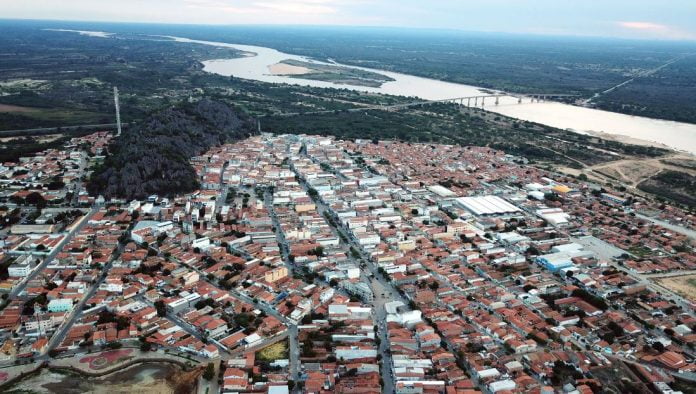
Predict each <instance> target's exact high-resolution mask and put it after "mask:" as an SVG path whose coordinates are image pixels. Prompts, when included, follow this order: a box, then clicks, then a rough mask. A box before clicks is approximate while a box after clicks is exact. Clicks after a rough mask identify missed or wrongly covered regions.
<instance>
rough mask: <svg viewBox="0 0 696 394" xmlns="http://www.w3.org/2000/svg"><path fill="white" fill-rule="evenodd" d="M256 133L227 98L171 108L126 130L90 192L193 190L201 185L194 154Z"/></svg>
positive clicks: (130, 194)
mask: <svg viewBox="0 0 696 394" xmlns="http://www.w3.org/2000/svg"><path fill="white" fill-rule="evenodd" d="M254 132H255V131H254V126H253V122H252V121H251V120H250V119H249V118H247V117H246V116H244V115H242V114H239V113H237V112H235V111H234V110H232V108H230V107H229V106H228V105H226V104H224V103H221V102H217V101H211V100H207V99H206V100H201V101H199V102H197V103H189V104H184V105H181V106H177V107H172V108H167V109H165V110H162V111H159V112H156V113H154V114H152V115H151V116H149V117H148V118H146V119H145V120H144V121H142V122H140V123H139V124H136V125H135V126H131V127H129V128H128V129H127V130H124V132H123V133H122V134H121V136H120V137H118V138H117V139H116V140H115V141H114V142H113V143H112V144H111V145H110V146H109V153H108V156H107V158H106V160H105V162H104V165H103V166H101V167H100V168H98V169H96V170H95V172H94V173H93V175H92V177H91V179H90V182H89V184H88V190H89V192H90V194H92V195H98V194H101V195H104V196H105V197H107V198H111V197H120V198H126V199H133V198H138V199H142V198H145V197H146V196H148V195H151V194H158V195H161V196H173V195H176V194H182V193H188V192H191V191H193V190H196V188H198V180H197V177H196V173H195V171H194V169H193V167H192V166H191V164H190V163H189V159H190V158H191V157H193V156H196V155H199V154H201V153H203V152H205V151H206V150H207V149H209V148H210V147H212V146H215V145H220V144H223V143H226V142H230V141H234V140H238V139H242V138H246V137H248V136H250V135H251V134H253V133H254Z"/></svg>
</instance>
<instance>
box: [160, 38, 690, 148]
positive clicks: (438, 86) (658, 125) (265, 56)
mask: <svg viewBox="0 0 696 394" xmlns="http://www.w3.org/2000/svg"><path fill="white" fill-rule="evenodd" d="M169 38H171V39H174V40H176V41H178V42H186V43H197V44H203V45H213V46H218V47H226V48H234V49H237V50H241V51H244V52H247V53H248V56H245V57H240V58H235V59H217V60H209V61H205V62H203V65H204V70H205V71H208V72H211V73H215V74H220V75H225V76H235V77H238V78H244V79H251V80H256V81H262V82H270V83H286V84H297V85H303V86H313V87H322V88H329V87H331V88H345V89H351V90H356V91H364V92H374V93H384V94H391V95H398V96H409V97H417V98H419V99H424V100H443V99H450V98H456V97H465V96H474V95H479V94H483V93H484V92H490V89H483V88H478V87H476V86H470V85H463V84H457V83H452V82H444V81H439V80H435V79H429V78H422V77H416V76H413V75H408V74H402V73H396V72H390V71H383V70H376V69H369V68H363V67H353V66H346V65H342V64H337V65H340V66H344V67H352V68H359V69H362V70H366V71H372V72H376V73H380V74H383V75H386V76H388V77H391V78H392V79H394V81H391V82H386V83H384V84H383V85H382V86H381V87H379V88H370V87H365V86H353V85H345V84H341V85H338V84H334V83H331V82H325V81H315V80H310V79H302V78H297V77H288V76H280V75H271V74H270V72H269V69H268V66H271V65H273V64H276V63H279V62H280V61H282V60H288V59H290V60H299V61H305V62H315V63H319V64H326V63H322V62H318V61H314V60H311V59H308V58H306V57H304V56H298V55H291V54H287V53H283V52H280V51H277V50H275V49H271V48H265V47H259V46H252V45H238V44H229V43H223V42H211V41H201V40H191V39H187V38H181V37H169ZM479 105H480V104H479ZM484 108H485V109H486V110H488V111H492V112H496V113H499V114H502V115H506V116H510V117H513V118H517V119H521V120H527V121H531V122H536V123H540V124H544V125H548V126H553V127H557V128H561V129H568V130H572V131H575V132H579V133H589V134H594V135H601V136H604V137H606V138H613V139H618V140H621V141H625V142H634V143H643V144H651V145H663V146H666V147H669V148H671V149H675V150H679V151H684V152H690V153H692V154H696V124H689V123H680V122H673V121H666V120H658V119H651V118H645V117H640V116H631V115H625V114H619V113H615V112H609V111H602V110H598V109H592V108H586V107H580V106H575V105H570V104H563V103H559V102H552V101H546V102H534V103H531V102H529V100H525V101H524V102H523V103H521V104H519V103H518V100H517V98H515V97H509V96H507V97H501V98H500V103H499V104H498V105H495V104H494V100H493V99H488V100H487V101H486V103H485V107H484Z"/></svg>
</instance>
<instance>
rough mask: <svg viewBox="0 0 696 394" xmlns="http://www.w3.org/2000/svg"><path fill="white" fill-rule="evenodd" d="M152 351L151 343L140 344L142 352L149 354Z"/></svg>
mask: <svg viewBox="0 0 696 394" xmlns="http://www.w3.org/2000/svg"><path fill="white" fill-rule="evenodd" d="M150 350H152V344H151V343H150V342H147V341H145V342H142V343H141V344H140V351H141V352H149V351H150Z"/></svg>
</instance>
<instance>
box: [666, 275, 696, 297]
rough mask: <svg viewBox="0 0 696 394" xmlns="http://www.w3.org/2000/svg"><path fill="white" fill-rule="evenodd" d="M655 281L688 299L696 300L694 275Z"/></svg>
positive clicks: (695, 279)
mask: <svg viewBox="0 0 696 394" xmlns="http://www.w3.org/2000/svg"><path fill="white" fill-rule="evenodd" d="M657 281H658V282H659V283H660V284H661V285H662V286H664V287H666V288H668V289H670V290H672V291H673V292H675V293H677V294H679V295H680V296H682V297H684V298H686V299H688V300H689V301H692V302H696V275H685V276H678V277H673V278H663V279H658V280H657Z"/></svg>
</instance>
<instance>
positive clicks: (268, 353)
mask: <svg viewBox="0 0 696 394" xmlns="http://www.w3.org/2000/svg"><path fill="white" fill-rule="evenodd" d="M287 357H288V345H287V343H286V342H277V343H274V344H273V345H270V346H267V347H265V348H263V349H261V350H259V352H258V353H256V358H257V359H260V360H262V361H269V362H272V361H275V360H279V359H282V358H287Z"/></svg>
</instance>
